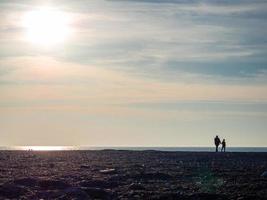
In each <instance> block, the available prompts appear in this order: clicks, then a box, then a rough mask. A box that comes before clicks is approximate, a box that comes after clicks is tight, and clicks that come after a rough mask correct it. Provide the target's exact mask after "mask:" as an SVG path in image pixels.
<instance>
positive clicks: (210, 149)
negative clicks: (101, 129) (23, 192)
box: [0, 146, 267, 152]
mask: <svg viewBox="0 0 267 200" xmlns="http://www.w3.org/2000/svg"><path fill="white" fill-rule="evenodd" d="M106 149H109V150H111V149H112V150H132V151H152V150H154V151H172V152H175V151H177V152H179V151H180V152H181V151H185V152H214V151H215V147H122V146H120V147H116V146H101V147H99V146H97V147H96V146H9V147H3V146H2V147H0V150H25V151H28V150H32V151H66V150H106ZM226 150H227V152H267V147H228V148H227V149H226Z"/></svg>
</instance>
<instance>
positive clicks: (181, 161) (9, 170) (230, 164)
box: [0, 150, 267, 200]
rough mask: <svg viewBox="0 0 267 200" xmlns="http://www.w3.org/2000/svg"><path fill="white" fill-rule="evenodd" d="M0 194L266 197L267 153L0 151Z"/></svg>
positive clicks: (201, 199)
mask: <svg viewBox="0 0 267 200" xmlns="http://www.w3.org/2000/svg"><path fill="white" fill-rule="evenodd" d="M0 161H1V162H0V199H44V200H46V199H47V200H48V199H61V200H69V199H77V200H83V199H84V200H85V199H104V200H110V199H155V200H172V199H175V200H177V199H178V200H179V199H185V200H209V199H210V200H237V199H238V200H249V199H255V200H258V199H259V200H264V199H267V179H266V176H265V175H264V172H266V169H267V153H220V154H214V153H204V152H202V153H200V152H198V153H197V152H157V151H136V152H134V151H113V150H105V151H58V152H23V151H0Z"/></svg>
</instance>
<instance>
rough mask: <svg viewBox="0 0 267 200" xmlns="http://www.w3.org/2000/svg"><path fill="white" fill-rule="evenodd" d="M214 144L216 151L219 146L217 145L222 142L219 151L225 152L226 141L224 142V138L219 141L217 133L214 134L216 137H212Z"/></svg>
mask: <svg viewBox="0 0 267 200" xmlns="http://www.w3.org/2000/svg"><path fill="white" fill-rule="evenodd" d="M214 144H215V146H216V152H218V148H219V145H220V144H222V148H221V152H225V150H226V142H225V139H223V141H222V142H221V140H220V138H219V137H218V135H216V137H215V138H214Z"/></svg>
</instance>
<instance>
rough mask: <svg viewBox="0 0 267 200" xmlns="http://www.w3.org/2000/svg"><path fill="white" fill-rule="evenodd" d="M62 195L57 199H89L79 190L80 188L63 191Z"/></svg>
mask: <svg viewBox="0 0 267 200" xmlns="http://www.w3.org/2000/svg"><path fill="white" fill-rule="evenodd" d="M63 193H64V194H63V195H62V196H61V197H59V199H66V200H67V199H72V200H74V199H77V200H78V199H79V200H87V199H91V198H90V197H89V196H88V194H87V193H86V192H85V191H84V190H82V189H80V188H74V187H70V188H67V189H65V190H64V191H63Z"/></svg>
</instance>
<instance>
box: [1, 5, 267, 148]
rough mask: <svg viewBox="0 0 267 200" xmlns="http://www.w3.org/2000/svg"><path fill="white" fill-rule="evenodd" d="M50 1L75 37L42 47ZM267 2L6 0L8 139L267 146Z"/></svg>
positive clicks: (4, 122) (4, 115)
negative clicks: (38, 16) (33, 16)
mask: <svg viewBox="0 0 267 200" xmlns="http://www.w3.org/2000/svg"><path fill="white" fill-rule="evenodd" d="M43 6H49V7H50V8H52V9H57V10H60V11H61V12H64V14H65V15H64V16H67V17H69V18H70V19H71V23H70V27H71V29H72V33H71V35H70V36H69V37H68V38H66V40H65V41H64V42H62V43H60V44H57V45H53V46H42V45H38V44H33V43H31V42H30V41H28V40H26V38H25V32H27V28H25V26H23V18H24V16H25V15H27V13H29V12H31V11H35V10H38V9H39V8H42V7H43ZM266 11H267V2H266V1H245V0H242V1H241V0H237V1H234V2H233V1H212V0H205V1H196V0H195V1H193V0H192V1H184V0H169V1H160V0H146V1H139V0H130V1H119V0H118V1H116V0H110V1H104V0H103V1H68V0H61V1H56V2H54V1H50V2H48V1H0V134H1V135H2V136H1V138H2V139H1V143H0V145H3V146H5V145H92V146H101V145H104V146H110V145H111V146H114V145H119V146H129V145H131V146H211V145H213V144H212V139H213V136H214V135H215V134H219V135H220V136H221V137H225V138H226V140H227V141H228V144H229V145H231V146H266V142H265V141H267V135H266V129H267V125H266V124H267V123H266V122H267V113H266V111H267V106H266V105H267V102H266V100H267V56H266V55H267V45H266V43H267V37H266V35H267V20H266V19H267V12H266Z"/></svg>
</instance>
